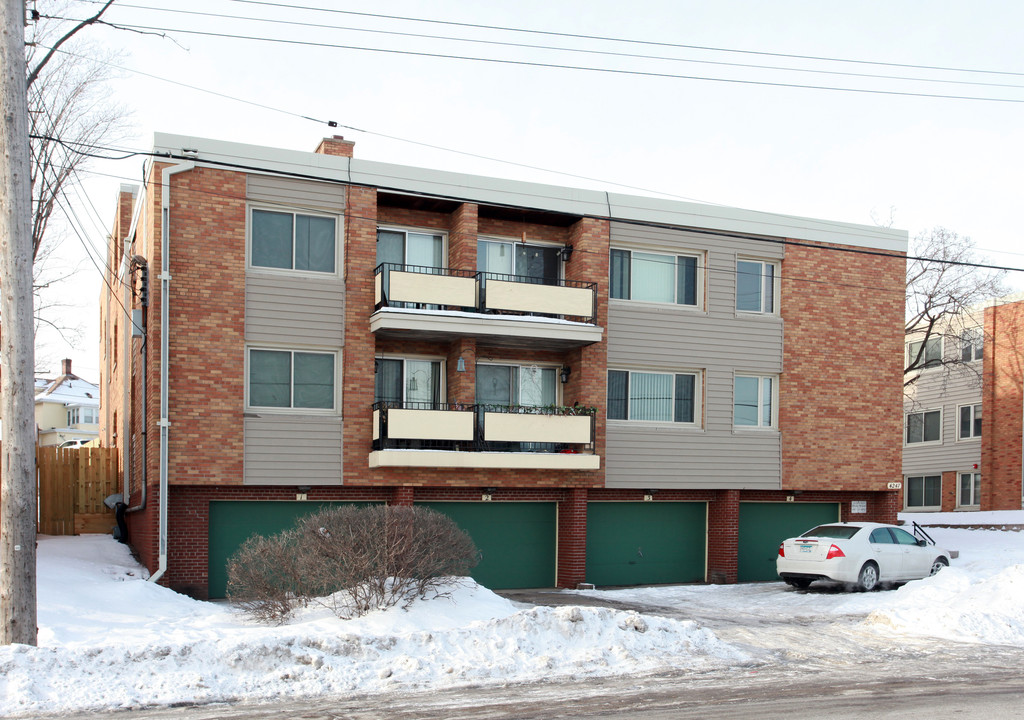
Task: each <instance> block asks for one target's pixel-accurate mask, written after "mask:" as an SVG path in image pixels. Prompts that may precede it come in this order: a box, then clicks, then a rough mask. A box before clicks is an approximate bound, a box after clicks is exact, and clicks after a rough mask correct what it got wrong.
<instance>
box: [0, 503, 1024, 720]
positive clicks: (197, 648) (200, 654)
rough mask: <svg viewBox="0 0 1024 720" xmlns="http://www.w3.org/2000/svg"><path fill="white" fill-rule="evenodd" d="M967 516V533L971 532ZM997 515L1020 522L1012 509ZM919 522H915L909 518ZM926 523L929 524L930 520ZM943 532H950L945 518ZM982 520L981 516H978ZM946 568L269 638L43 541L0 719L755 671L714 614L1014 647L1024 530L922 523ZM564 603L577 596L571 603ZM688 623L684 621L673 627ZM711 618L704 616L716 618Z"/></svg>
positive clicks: (469, 609)
mask: <svg viewBox="0 0 1024 720" xmlns="http://www.w3.org/2000/svg"><path fill="white" fill-rule="evenodd" d="M979 515H980V514H978V513H973V514H971V517H970V518H967V517H965V516H964V514H958V517H961V518H963V520H960V521H959V522H961V524H963V523H964V522H972V523H973V522H983V521H982V520H980V519H975V518H979ZM1000 515H1001V517H1000V519H999V520H992V522H999V523H1007V524H1020V523H1024V512H1021V513H1011V514H1005V513H1001V514H1000ZM914 519H918V521H919V522H920V521H921V516H916V517H915V518H914ZM926 521H927V522H928V523H929V524H931V523H933V522H939V520H938V519H937V518H936V517H935V516H928V517H927V518H926ZM942 522H946V521H945V520H943V521H942ZM984 522H988V521H984ZM930 532H931V534H932V536H933V537H934V538H935V540H936V541H937V543H938V544H939V545H941V546H945V547H948V548H950V549H956V550H959V552H960V557H959V559H957V560H954V561H953V565H952V567H950V568H949V569H947V570H944V571H943V572H942V573H940V574H939V575H937V576H936V577H933V578H928V579H926V580H921V581H917V582H913V583H909V584H907V585H905V586H903V587H901V588H899V589H898V590H896V591H892V592H874V593H815V592H807V593H805V592H798V591H794V590H792V589H790V588H788V587H786V586H785V585H783V584H782V583H757V584H749V585H733V586H704V585H687V586H672V587H655V588H635V589H624V590H611V591H586V592H585V593H577V594H586V595H590V596H594V595H596V596H598V597H601V598H605V599H614V600H620V601H626V602H635V603H639V604H642V605H645V606H654V607H661V608H665V609H666V610H667V611H670V612H666V613H664V614H665V615H670V616H671V617H660V616H658V615H657V613H654V614H652V613H650V612H645V613H644V614H643V615H640V614H638V613H635V612H626V611H619V610H611V609H607V608H599V607H587V606H567V607H558V608H549V607H523V606H522V605H517V604H515V603H513V602H511V601H509V600H506V599H504V598H501V597H499V596H497V595H495V594H494V593H492V592H490V591H489V590H487V589H485V588H483V587H480V586H478V585H475V584H474V583H472V582H470V581H466V582H465V583H464V584H463V585H461V586H460V587H457V588H454V589H453V591H452V593H451V596H450V597H441V598H434V599H430V600H426V601H422V602H419V603H417V604H415V605H414V606H413V607H412V608H410V609H409V610H400V609H390V610H387V611H381V612H377V613H374V614H371V615H369V616H367V617H364V618H360V619H355V620H346V621H342V620H338V619H337V618H335V617H333V616H332V615H330V614H329V613H327V612H326V611H323V610H319V609H308V610H306V611H303V612H302V613H300V614H299V615H298V616H296V617H295V618H293V619H292V620H291V621H289V622H288V623H287V624H285V625H283V626H279V627H269V626H265V625H260V624H257V623H254V622H252V621H250V620H248V619H247V618H245V617H244V616H242V615H240V614H238V613H237V612H235V611H234V610H233V609H232V608H231V606H229V605H227V604H225V603H203V602H198V601H195V600H191V599H189V598H187V597H184V596H182V595H178V594H176V593H174V592H171V591H170V590H167V589H165V588H162V587H159V586H156V585H153V584H151V583H148V582H146V581H145V580H144V579H143V578H144V574H145V571H144V570H143V569H142V568H140V567H139V566H138V565H137V564H136V563H135V562H134V561H133V560H132V559H131V557H130V556H129V554H128V551H127V549H126V548H125V547H124V546H122V545H120V544H118V543H116V542H115V541H113V540H112V539H111V538H109V537H107V536H101V535H85V536H79V537H73V538H57V537H42V538H40V542H39V647H37V648H32V647H26V646H11V647H4V648H0V716H4V717H12V716H32V715H36V714H41V713H56V712H71V711H80V710H102V709H117V708H125V707H138V706H149V705H170V704H175V703H201V702H213V701H231V700H236V699H245V700H249V701H259V700H271V699H273V700H281V699H287V698H307V699H308V698H313V697H318V696H330V695H350V694H354V693H378V692H387V691H398V690H413V689H429V688H442V687H455V686H460V685H475V684H486V683H515V682H524V681H531V680H539V679H545V680H551V679H558V678H575V677H594V676H606V675H622V674H634V673H644V672H655V671H658V670H664V669H667V668H672V669H675V670H679V669H692V670H694V671H708V670H716V671H721V672H730V671H732V670H736V671H737V672H745V670H741V669H745V668H749V667H751V666H752V665H754V664H760V663H764V662H766V659H765V657H764V656H760V655H758V656H755V655H752V654H751V652H750V646H749V645H748V644H743V643H738V644H731V643H729V642H726V641H724V640H722V639H719V638H718V637H717V636H716V635H715V633H714V632H713V631H712V630H710V629H709V628H708V627H706V625H705V624H707V623H711V621H709V620H708V619H709V618H728V619H729V621H730V622H737V620H739V621H744V620H747V621H750V624H751V626H752V627H753V630H752V632H756V626H757V623H758V621H759V619H761V620H768V619H773V620H774V619H777V618H778V617H780V616H784V617H809V618H810V617H814V618H822V617H825V618H830V617H831V618H849V619H851V622H856V623H857V628H858V630H859V631H862V632H869V633H877V634H884V635H898V636H901V637H905V638H913V637H917V638H929V637H933V638H944V639H953V640H958V641H962V642H968V643H981V644H985V643H989V644H1003V645H1015V646H1020V647H1024V533H1022V532H1007V531H996V530H968V529H960V528H934V529H933V530H931V531H930ZM566 594H567V595H569V596H570V597H572V595H573V594H572V593H566ZM679 617H695V618H702V619H704V620H703V622H704V623H705V624H702V622H695V621H693V620H680V619H673V618H679ZM711 624H713V623H711Z"/></svg>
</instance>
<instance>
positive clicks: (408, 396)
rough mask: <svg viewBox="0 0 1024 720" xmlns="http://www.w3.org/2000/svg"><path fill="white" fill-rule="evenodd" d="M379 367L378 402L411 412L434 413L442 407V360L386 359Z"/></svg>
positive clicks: (377, 375) (375, 386) (376, 397)
mask: <svg viewBox="0 0 1024 720" xmlns="http://www.w3.org/2000/svg"><path fill="white" fill-rule="evenodd" d="M376 363H377V371H376V375H375V377H374V402H388V403H393V404H394V405H393V406H394V407H403V408H407V409H411V410H431V409H434V408H437V407H438V406H439V404H440V403H441V397H442V392H441V391H442V388H441V362H440V361H439V360H411V359H407V358H382V359H378V360H377V361H376Z"/></svg>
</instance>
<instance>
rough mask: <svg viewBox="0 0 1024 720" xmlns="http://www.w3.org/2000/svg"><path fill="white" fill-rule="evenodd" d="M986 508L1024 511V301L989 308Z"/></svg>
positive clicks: (983, 474)
mask: <svg viewBox="0 0 1024 720" xmlns="http://www.w3.org/2000/svg"><path fill="white" fill-rule="evenodd" d="M983 362H984V374H983V379H982V403H983V405H984V407H983V410H982V420H981V422H982V427H981V509H982V510H1018V509H1020V508H1021V472H1022V457H1021V430H1022V424H1024V301H1021V302H1015V303H1008V304H1005V305H998V306H996V307H991V308H987V309H986V310H985V357H984V360H983Z"/></svg>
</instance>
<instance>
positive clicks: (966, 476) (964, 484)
mask: <svg viewBox="0 0 1024 720" xmlns="http://www.w3.org/2000/svg"><path fill="white" fill-rule="evenodd" d="M956 503H957V505H958V506H959V507H962V508H968V507H969V508H977V507H981V473H976V472H968V473H960V487H959V488H958V489H957V495H956Z"/></svg>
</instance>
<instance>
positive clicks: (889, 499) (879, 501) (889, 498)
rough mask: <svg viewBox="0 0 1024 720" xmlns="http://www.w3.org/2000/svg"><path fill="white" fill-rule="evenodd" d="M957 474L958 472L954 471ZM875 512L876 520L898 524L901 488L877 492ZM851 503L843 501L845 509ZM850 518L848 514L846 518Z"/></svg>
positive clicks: (901, 502)
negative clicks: (897, 516) (897, 515)
mask: <svg viewBox="0 0 1024 720" xmlns="http://www.w3.org/2000/svg"><path fill="white" fill-rule="evenodd" d="M953 475H954V476H955V475H956V473H953ZM945 484H946V481H945V478H943V485H945ZM875 504H876V505H877V507H876V508H875V514H874V517H873V518H872V520H874V522H880V523H889V524H890V525H895V524H896V520H897V518H896V514H897V513H898V512H899V511H900V510H902V509H903V493H902V492H901V491H899V490H893V491H891V492H881V493H876V496H875ZM848 506H849V503H843V509H844V510H846V509H847V507H848ZM943 507H945V501H943ZM849 518H850V516H849V515H847V516H846V517H845V518H844V519H845V520H848V519H849Z"/></svg>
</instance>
